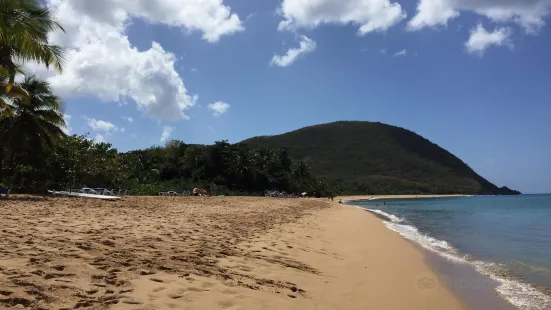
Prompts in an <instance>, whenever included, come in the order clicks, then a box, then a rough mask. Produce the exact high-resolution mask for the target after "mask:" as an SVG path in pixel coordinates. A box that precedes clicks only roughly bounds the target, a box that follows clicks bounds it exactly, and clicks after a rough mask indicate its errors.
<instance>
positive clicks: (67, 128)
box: [62, 114, 73, 135]
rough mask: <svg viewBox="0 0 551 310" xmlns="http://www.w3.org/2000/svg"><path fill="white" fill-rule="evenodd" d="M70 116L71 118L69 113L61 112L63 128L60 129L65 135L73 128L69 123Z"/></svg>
mask: <svg viewBox="0 0 551 310" xmlns="http://www.w3.org/2000/svg"><path fill="white" fill-rule="evenodd" d="M71 118H73V117H72V116H71V115H69V114H63V119H64V120H65V128H62V130H63V132H64V133H65V134H66V135H70V134H71V131H73V129H72V128H71V126H70V123H69V121H70V120H71Z"/></svg>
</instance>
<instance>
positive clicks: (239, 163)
mask: <svg viewBox="0 0 551 310" xmlns="http://www.w3.org/2000/svg"><path fill="white" fill-rule="evenodd" d="M59 135H60V136H59V137H58V139H57V140H56V142H55V143H54V144H53V145H52V147H51V148H48V149H42V150H41V151H40V152H36V151H31V150H30V149H26V148H24V147H18V148H15V149H13V150H12V149H11V148H3V149H2V154H1V155H2V161H1V166H0V167H1V169H2V170H1V171H2V175H1V179H0V182H2V183H4V184H5V185H9V186H10V187H11V188H12V189H13V190H15V191H16V192H33V193H41V192H45V191H46V190H47V189H58V190H59V189H68V188H78V187H81V186H88V187H105V188H121V189H127V190H129V191H130V192H131V193H133V194H140V195H152V194H156V193H157V192H159V191H165V190H175V191H184V190H190V189H192V188H193V187H197V186H199V187H201V186H202V187H208V184H209V183H210V182H214V183H215V184H217V185H218V187H219V192H220V193H222V194H229V195H232V194H238V195H259V194H263V193H264V192H265V191H266V190H278V191H285V192H287V193H296V194H299V193H302V192H308V193H309V195H316V196H328V195H331V192H330V190H329V188H328V186H327V182H326V181H325V180H324V179H320V178H316V177H315V176H314V175H313V174H312V169H311V168H310V165H309V164H308V163H307V162H306V161H304V160H292V159H291V157H290V156H289V152H288V150H287V149H285V148H275V149H251V148H249V147H248V146H247V145H244V144H230V143H228V142H227V141H218V142H216V143H215V144H214V145H191V144H185V143H184V142H182V141H179V140H172V141H169V142H167V143H166V145H164V146H154V147H150V148H148V149H145V150H134V151H130V152H118V151H117V150H116V149H114V148H113V147H112V145H111V144H109V143H105V142H94V141H92V140H90V139H88V138H87V137H86V136H79V135H72V136H67V135H65V134H63V133H60V134H59Z"/></svg>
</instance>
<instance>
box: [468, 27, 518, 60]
mask: <svg viewBox="0 0 551 310" xmlns="http://www.w3.org/2000/svg"><path fill="white" fill-rule="evenodd" d="M510 37H511V30H510V29H509V28H496V29H495V30H494V31H492V32H489V31H487V30H486V29H485V28H484V26H482V24H478V25H477V26H476V27H474V28H473V29H472V30H471V35H470V37H469V40H468V41H467V42H465V47H466V49H467V52H468V53H469V54H478V55H480V56H482V55H484V52H485V51H486V49H488V48H489V47H491V46H503V45H509V46H512V45H511V42H510Z"/></svg>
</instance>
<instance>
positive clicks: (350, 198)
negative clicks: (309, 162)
mask: <svg viewBox="0 0 551 310" xmlns="http://www.w3.org/2000/svg"><path fill="white" fill-rule="evenodd" d="M473 196H475V195H461V194H449V195H351V196H337V197H335V199H336V200H339V199H341V200H342V201H343V202H344V201H366V200H380V199H425V198H452V197H473Z"/></svg>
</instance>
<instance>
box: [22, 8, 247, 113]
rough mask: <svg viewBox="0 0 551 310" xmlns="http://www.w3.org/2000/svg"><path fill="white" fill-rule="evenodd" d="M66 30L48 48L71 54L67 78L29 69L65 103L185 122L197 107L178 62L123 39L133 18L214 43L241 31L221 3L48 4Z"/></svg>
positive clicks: (158, 48) (154, 48) (53, 37)
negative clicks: (125, 106) (127, 108)
mask: <svg viewBox="0 0 551 310" xmlns="http://www.w3.org/2000/svg"><path fill="white" fill-rule="evenodd" d="M46 4H47V5H48V7H49V8H50V9H52V11H53V12H54V14H55V15H56V16H57V17H58V20H59V21H60V22H61V24H62V25H63V26H64V28H65V30H66V33H62V32H55V33H53V34H52V35H51V36H50V41H51V42H52V43H55V44H61V45H63V46H66V47H67V48H68V51H67V55H66V65H65V70H64V71H63V73H62V74H59V75H55V74H54V73H53V72H46V70H45V69H44V68H40V67H39V66H37V65H32V66H33V67H34V68H32V69H33V71H35V72H37V73H38V74H39V75H41V76H42V77H48V81H49V82H50V83H51V85H52V87H54V89H55V90H56V91H57V92H59V93H60V94H61V95H63V96H79V95H87V96H97V97H99V98H100V99H101V100H102V101H107V102H111V101H114V102H119V103H124V102H126V100H127V99H133V100H134V102H135V103H136V104H137V106H138V109H139V110H141V111H143V112H144V113H145V114H147V115H150V116H155V117H159V118H167V119H186V118H187V116H186V115H185V113H184V111H185V110H186V109H188V108H190V107H191V106H193V105H194V104H195V102H196V100H197V96H196V95H190V94H189V93H188V91H187V89H186V87H185V85H184V82H183V80H182V78H181V77H180V76H179V75H178V73H177V72H176V70H175V69H174V68H175V63H176V61H177V59H176V57H175V55H174V54H172V53H170V52H167V51H165V50H164V49H163V48H162V47H161V45H159V44H158V43H156V42H152V43H151V47H150V48H149V49H146V50H141V51H140V50H138V49H137V48H136V47H134V46H132V44H131V43H130V42H129V40H128V37H127V36H126V34H125V32H126V30H127V27H128V25H129V24H130V23H131V20H132V18H133V17H135V18H140V19H143V20H145V21H146V22H148V23H151V24H165V25H168V26H172V27H179V28H182V29H186V30H189V31H198V32H201V33H202V36H203V39H205V40H207V41H209V42H215V41H218V40H219V39H220V38H221V37H222V36H224V35H229V34H232V33H235V32H238V31H241V30H243V25H242V22H241V20H240V19H239V17H238V16H237V15H236V14H235V13H231V9H230V7H228V6H225V5H224V4H223V2H222V0H195V1H177V0H159V1H154V2H152V1H150V0H94V1H85V0H72V1H64V0H47V1H46Z"/></svg>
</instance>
